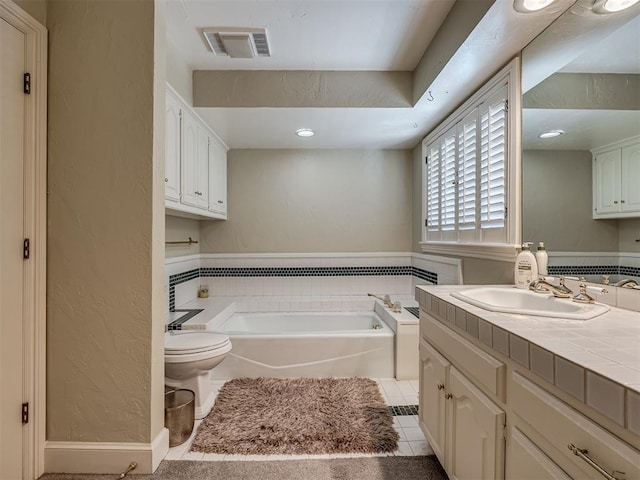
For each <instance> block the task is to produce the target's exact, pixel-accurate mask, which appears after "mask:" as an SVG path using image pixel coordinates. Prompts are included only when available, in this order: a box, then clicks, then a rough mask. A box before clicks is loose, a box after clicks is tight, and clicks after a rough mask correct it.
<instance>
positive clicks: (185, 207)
mask: <svg viewBox="0 0 640 480" xmlns="http://www.w3.org/2000/svg"><path fill="white" fill-rule="evenodd" d="M166 105H167V107H166V114H167V115H166V129H167V130H166V152H165V155H166V157H165V208H166V212H167V214H169V215H177V216H183V217H188V218H195V219H207V218H217V219H226V214H227V208H226V207H227V203H226V188H227V171H226V161H227V147H226V145H225V144H224V143H223V142H222V141H221V140H220V139H219V138H218V137H217V136H216V135H215V133H214V132H213V131H212V130H211V129H210V128H209V127H208V126H207V125H206V124H205V123H204V122H203V121H202V119H200V117H198V115H197V114H196V113H195V112H194V111H193V110H192V109H191V108H190V107H189V106H188V105H187V103H186V102H185V101H184V100H182V98H180V96H179V95H178V94H177V93H176V92H175V91H174V90H173V89H172V88H171V87H169V86H168V87H167V96H166ZM220 192H222V193H220ZM214 199H215V200H214ZM214 202H215V203H214ZM213 206H215V207H217V208H212V207H213Z"/></svg>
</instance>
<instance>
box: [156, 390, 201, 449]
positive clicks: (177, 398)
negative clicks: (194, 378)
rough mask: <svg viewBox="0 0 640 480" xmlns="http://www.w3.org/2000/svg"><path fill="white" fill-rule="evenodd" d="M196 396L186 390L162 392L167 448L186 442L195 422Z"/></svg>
mask: <svg viewBox="0 0 640 480" xmlns="http://www.w3.org/2000/svg"><path fill="white" fill-rule="evenodd" d="M195 401H196V394H195V393H193V391H191V390H187V389H175V388H171V389H166V390H165V392H164V426H165V427H167V428H168V429H169V446H170V447H175V446H177V445H180V444H182V443H184V442H186V441H187V439H188V438H189V436H191V432H193V424H194V421H195Z"/></svg>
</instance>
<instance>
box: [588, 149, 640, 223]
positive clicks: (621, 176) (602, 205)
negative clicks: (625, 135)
mask: <svg viewBox="0 0 640 480" xmlns="http://www.w3.org/2000/svg"><path fill="white" fill-rule="evenodd" d="M592 153H593V218H620V217H640V189H639V188H638V185H640V137H634V138H632V139H629V140H626V141H623V142H618V143H615V144H611V145H607V146H606V147H602V148H598V149H594V150H592Z"/></svg>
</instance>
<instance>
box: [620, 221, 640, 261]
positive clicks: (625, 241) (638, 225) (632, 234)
mask: <svg viewBox="0 0 640 480" xmlns="http://www.w3.org/2000/svg"><path fill="white" fill-rule="evenodd" d="M618 235H619V243H618V250H619V251H621V252H636V253H640V218H621V219H620V220H618Z"/></svg>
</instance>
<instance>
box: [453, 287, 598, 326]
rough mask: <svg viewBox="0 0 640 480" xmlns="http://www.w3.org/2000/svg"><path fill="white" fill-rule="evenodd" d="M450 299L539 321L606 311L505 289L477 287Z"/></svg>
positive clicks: (587, 316)
mask: <svg viewBox="0 0 640 480" xmlns="http://www.w3.org/2000/svg"><path fill="white" fill-rule="evenodd" d="M451 296H453V297H455V298H457V299H458V300H462V301H464V302H467V303H470V304H471V305H475V306H476V307H480V308H484V309H485V310H489V311H490V312H503V313H518V314H521V315H534V316H539V317H556V318H568V319H575V320H589V319H590V318H593V317H597V316H598V315H602V314H603V313H606V312H608V311H609V306H608V305H604V304H602V303H590V304H584V303H576V302H572V301H571V299H570V298H555V297H554V296H552V295H547V294H540V293H534V292H531V291H529V290H522V289H518V288H515V287H513V288H508V287H502V288H500V287H479V288H470V289H469V290H462V291H460V292H452V293H451Z"/></svg>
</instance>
